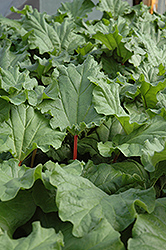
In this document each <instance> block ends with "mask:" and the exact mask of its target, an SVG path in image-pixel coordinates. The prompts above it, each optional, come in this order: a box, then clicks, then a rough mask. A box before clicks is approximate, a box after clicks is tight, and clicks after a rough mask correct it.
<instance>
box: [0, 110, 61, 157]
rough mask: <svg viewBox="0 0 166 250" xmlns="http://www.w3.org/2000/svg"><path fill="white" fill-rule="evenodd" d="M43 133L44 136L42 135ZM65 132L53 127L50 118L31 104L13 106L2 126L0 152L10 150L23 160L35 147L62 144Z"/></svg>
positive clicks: (43, 148)
mask: <svg viewBox="0 0 166 250" xmlns="http://www.w3.org/2000/svg"><path fill="white" fill-rule="evenodd" d="M41 135H42V136H41ZM64 136H65V133H62V132H59V131H56V130H54V129H52V128H51V127H50V125H49V120H48V119H47V118H45V117H44V116H43V115H41V114H40V113H39V112H37V111H34V109H33V108H32V107H30V106H27V107H26V106H25V105H20V106H11V115H10V119H9V120H8V121H6V122H4V123H3V124H1V127H0V152H4V151H10V152H11V153H12V154H13V156H14V157H15V158H17V159H19V160H20V161H23V160H24V159H25V158H26V157H27V156H28V155H29V154H30V153H31V152H32V151H33V150H34V149H35V148H40V149H41V150H42V151H43V152H47V151H48V150H49V147H50V145H52V146H53V147H54V148H55V149H57V148H59V147H60V146H61V143H62V141H63V139H64Z"/></svg>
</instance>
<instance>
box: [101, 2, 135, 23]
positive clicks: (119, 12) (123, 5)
mask: <svg viewBox="0 0 166 250" xmlns="http://www.w3.org/2000/svg"><path fill="white" fill-rule="evenodd" d="M97 9H98V10H100V11H105V12H107V13H108V15H109V16H110V17H112V18H114V19H116V18H118V16H124V15H126V14H129V13H131V11H132V9H131V7H130V5H129V4H128V3H127V2H126V1H121V0H117V1H114V0H99V4H98V8H97Z"/></svg>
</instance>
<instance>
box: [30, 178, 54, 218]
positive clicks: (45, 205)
mask: <svg viewBox="0 0 166 250" xmlns="http://www.w3.org/2000/svg"><path fill="white" fill-rule="evenodd" d="M32 195H33V198H34V201H35V204H36V205H37V206H38V207H40V208H41V209H42V210H43V212H45V213H51V212H57V206H56V203H55V197H56V189H55V188H52V189H50V190H49V189H46V187H45V186H44V184H43V182H42V181H41V180H38V181H36V182H35V184H34V186H33V190H32Z"/></svg>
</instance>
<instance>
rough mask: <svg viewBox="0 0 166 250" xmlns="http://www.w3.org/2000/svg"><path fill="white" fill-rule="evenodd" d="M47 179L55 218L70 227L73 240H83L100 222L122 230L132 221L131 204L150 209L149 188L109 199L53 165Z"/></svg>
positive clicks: (84, 180)
mask: <svg viewBox="0 0 166 250" xmlns="http://www.w3.org/2000/svg"><path fill="white" fill-rule="evenodd" d="M49 164H52V163H50V162H47V163H46V164H45V167H46V168H47V166H48V168H49ZM49 178H50V183H51V184H52V185H53V186H56V187H57V196H56V203H57V206H58V209H59V216H60V218H61V220H62V221H70V222H71V223H72V224H73V235H74V236H76V237H83V236H84V235H86V234H87V233H90V232H91V231H92V230H94V229H97V228H96V227H98V226H100V225H101V224H100V223H102V222H103V220H104V221H105V223H109V224H110V226H112V227H113V228H114V229H115V230H117V231H122V230H124V229H125V228H126V227H127V226H128V225H129V224H131V223H132V222H133V221H134V219H135V217H136V210H135V208H134V204H137V205H138V206H142V207H143V208H144V209H145V210H146V211H148V212H152V211H153V209H154V201H155V193H154V190H153V188H151V189H148V190H139V189H129V190H127V191H125V192H123V193H120V194H118V195H111V196H109V195H107V194H106V193H105V192H103V191H102V190H101V189H99V188H97V187H96V186H94V184H92V183H91V182H90V181H89V180H87V179H86V178H83V177H80V176H75V175H73V174H69V173H67V172H66V171H65V170H64V169H62V168H61V167H60V166H59V165H58V164H54V169H53V170H52V173H51V172H50V177H49ZM119 204H120V206H119ZM122 214H123V216H122Z"/></svg>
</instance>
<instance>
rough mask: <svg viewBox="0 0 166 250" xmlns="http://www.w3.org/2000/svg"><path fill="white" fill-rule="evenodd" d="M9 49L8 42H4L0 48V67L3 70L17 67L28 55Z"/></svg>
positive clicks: (25, 52) (9, 42)
mask: <svg viewBox="0 0 166 250" xmlns="http://www.w3.org/2000/svg"><path fill="white" fill-rule="evenodd" d="M10 48H11V41H10V40H5V41H4V45H3V47H1V48H0V67H1V68H3V69H8V67H9V66H12V67H14V66H17V65H18V64H19V63H21V62H23V61H25V60H26V59H27V57H28V55H29V53H28V52H27V51H23V52H22V51H19V52H13V51H10ZM20 52H21V53H20Z"/></svg>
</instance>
